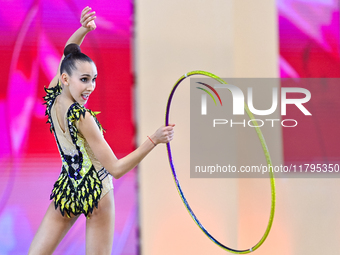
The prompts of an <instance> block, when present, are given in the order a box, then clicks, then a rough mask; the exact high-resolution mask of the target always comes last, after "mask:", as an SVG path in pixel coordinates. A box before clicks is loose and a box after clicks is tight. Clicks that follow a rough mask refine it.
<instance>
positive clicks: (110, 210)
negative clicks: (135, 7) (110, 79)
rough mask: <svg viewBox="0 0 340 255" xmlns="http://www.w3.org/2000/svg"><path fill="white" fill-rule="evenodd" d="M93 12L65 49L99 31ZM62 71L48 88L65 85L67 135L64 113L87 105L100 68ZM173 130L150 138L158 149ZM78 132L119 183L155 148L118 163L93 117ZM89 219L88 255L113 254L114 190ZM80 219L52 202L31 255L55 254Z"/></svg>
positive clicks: (60, 106) (61, 108)
mask: <svg viewBox="0 0 340 255" xmlns="http://www.w3.org/2000/svg"><path fill="white" fill-rule="evenodd" d="M90 11H91V8H89V7H86V8H84V10H83V11H82V14H81V24H82V27H81V28H79V29H78V30H77V31H76V32H75V33H74V34H73V35H72V36H71V37H70V39H69V40H68V41H67V43H66V45H68V44H69V43H77V44H78V45H80V44H81V42H82V41H83V39H84V37H85V35H86V34H87V33H88V32H89V31H91V30H94V29H95V28H96V25H95V23H94V19H95V18H96V17H95V16H94V13H95V12H90ZM63 58H64V57H63ZM63 58H62V59H63ZM59 69H60V65H59ZM59 69H58V72H57V75H56V76H55V77H54V78H53V80H52V81H51V83H50V86H49V87H52V86H55V85H56V84H57V82H58V80H60V81H61V82H62V84H63V90H62V93H61V94H60V95H59V96H58V97H57V98H56V102H55V107H56V112H57V118H58V121H59V124H60V126H61V128H62V129H63V130H64V131H65V127H66V125H65V123H64V120H63V118H64V116H65V113H66V112H67V110H68V109H69V107H70V105H72V104H73V103H74V102H78V103H79V104H81V105H84V104H85V103H86V102H87V100H88V98H87V99H86V98H85V99H84V98H83V97H82V96H84V95H88V96H89V97H90V95H91V93H92V92H93V91H94V89H95V87H96V78H97V68H96V66H95V64H94V63H93V62H76V69H75V70H73V71H72V73H71V74H68V73H62V74H61V75H58V73H59ZM61 120H63V121H61ZM174 126H175V125H174V124H170V125H169V126H166V127H165V126H161V127H160V128H158V129H157V130H156V132H155V133H154V134H152V135H151V136H150V138H151V139H152V141H153V142H154V143H155V144H156V145H157V144H159V143H168V142H170V141H171V140H172V139H173V136H174V130H173V128H174ZM78 129H79V132H80V133H81V134H82V135H83V136H84V138H85V139H86V140H87V142H88V144H89V145H90V147H91V149H92V151H93V153H94V155H95V156H96V158H97V159H98V160H99V161H100V162H101V163H102V165H103V166H104V167H105V168H106V169H107V170H108V171H109V173H110V174H111V175H112V176H113V177H114V178H116V179H118V178H120V177H121V176H123V175H124V174H125V173H127V172H128V171H130V170H131V169H133V168H134V167H135V166H136V165H137V164H138V163H139V162H141V160H142V159H143V158H144V157H145V156H146V155H147V154H148V153H149V152H150V151H151V150H152V149H154V148H155V147H156V145H155V144H154V143H152V142H151V141H150V140H149V139H146V140H145V141H144V143H143V144H142V145H140V146H139V147H138V148H137V149H136V150H134V151H133V152H131V153H130V154H129V155H127V156H125V157H124V158H121V159H117V157H116V156H115V155H114V153H113V151H112V150H111V148H110V146H109V145H108V143H107V142H106V140H105V139H104V137H103V135H102V134H101V132H100V130H99V128H98V126H97V124H96V122H95V120H94V118H93V117H92V115H91V114H90V113H88V112H87V113H86V114H85V118H83V117H81V118H80V120H79V123H78ZM89 216H90V217H89V219H86V254H96V255H101V254H111V250H112V244H113V236H114V224H115V223H114V221H115V205H114V196H113V190H110V191H109V192H108V193H107V194H106V195H105V196H104V197H103V198H102V199H101V200H100V201H99V203H98V209H97V208H95V209H94V211H93V213H92V214H90V215H89ZM78 217H79V216H74V215H71V217H70V218H68V217H67V216H62V215H61V213H60V209H59V208H57V209H55V207H54V204H53V202H51V203H50V205H49V207H48V209H47V212H46V214H45V216H44V218H43V220H42V223H41V225H40V226H39V229H38V231H37V233H36V235H35V237H34V239H33V241H32V243H31V246H30V249H29V253H28V254H30V255H31V254H34V255H35V254H44V255H46V254H52V253H53V251H54V250H55V249H56V247H57V246H58V244H59V243H60V241H61V240H62V239H63V237H64V236H65V235H66V233H67V232H68V230H69V229H70V228H71V227H72V226H73V224H74V223H75V221H76V220H77V218H78Z"/></svg>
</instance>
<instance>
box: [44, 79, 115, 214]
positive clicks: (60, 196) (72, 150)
mask: <svg viewBox="0 0 340 255" xmlns="http://www.w3.org/2000/svg"><path fill="white" fill-rule="evenodd" d="M61 90H62V89H61V86H60V84H58V85H57V86H55V87H53V88H49V89H46V88H45V91H46V96H45V97H44V99H45V104H46V115H47V116H48V121H47V123H50V125H51V127H50V130H51V132H53V133H54V136H55V139H56V142H57V145H58V149H59V152H60V156H61V160H62V168H61V172H60V175H59V178H58V180H57V181H56V182H55V184H54V187H53V190H52V193H51V196H50V199H53V200H54V204H55V208H56V209H57V208H58V206H60V211H61V214H62V215H63V216H64V215H65V213H66V214H67V216H69V217H70V216H71V213H72V214H74V215H79V214H84V215H85V216H87V217H88V215H89V213H92V211H93V209H94V207H97V208H98V202H99V200H100V199H101V198H102V197H103V196H104V195H105V194H106V193H107V192H108V191H109V190H111V189H113V184H112V176H111V175H110V174H109V173H108V171H107V170H106V169H105V168H103V166H102V165H101V163H100V162H99V161H98V160H97V159H96V157H95V156H94V154H93V152H92V150H91V148H90V146H89V145H88V143H87V141H86V139H85V138H84V137H83V136H82V135H81V133H79V131H78V128H77V123H78V121H79V119H80V117H81V116H83V117H85V113H86V111H88V112H89V113H90V114H91V115H92V116H93V118H94V119H95V121H96V123H97V125H98V128H99V129H100V131H101V133H103V129H102V126H101V125H100V123H99V122H98V120H97V118H96V113H94V112H92V111H91V110H89V109H86V108H85V107H84V106H81V105H80V104H79V103H77V102H75V103H73V104H72V105H71V106H70V107H69V109H68V111H67V112H66V114H65V118H64V119H63V121H65V129H66V130H65V132H64V131H63V130H62V129H61V128H60V126H59V123H58V119H57V115H56V109H55V106H54V102H55V99H56V97H57V96H58V95H60V94H61Z"/></svg>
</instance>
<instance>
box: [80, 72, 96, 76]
mask: <svg viewBox="0 0 340 255" xmlns="http://www.w3.org/2000/svg"><path fill="white" fill-rule="evenodd" d="M80 76H86V77H91V75H89V74H87V73H85V74H82V75H80ZM96 76H97V74H95V75H94V77H96Z"/></svg>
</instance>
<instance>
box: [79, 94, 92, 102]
mask: <svg viewBox="0 0 340 255" xmlns="http://www.w3.org/2000/svg"><path fill="white" fill-rule="evenodd" d="M89 96H90V95H84V94H82V95H81V98H82V99H84V100H85V101H86V100H87V99H88V98H89Z"/></svg>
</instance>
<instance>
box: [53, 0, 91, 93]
mask: <svg viewBox="0 0 340 255" xmlns="http://www.w3.org/2000/svg"><path fill="white" fill-rule="evenodd" d="M95 13H96V12H94V11H93V12H91V8H90V7H88V6H87V7H85V8H84V9H83V10H82V12H81V16H80V24H81V27H80V28H78V29H77V30H76V31H75V32H74V33H73V34H72V35H71V37H70V38H69V39H68V40H67V42H66V44H65V47H66V46H67V45H69V44H70V43H76V44H78V45H79V46H80V45H81V43H82V42H83V40H84V38H85V36H86V34H87V33H88V32H90V31H92V30H95V29H96V23H95V22H94V20H95V19H96V18H97V17H96V16H94V15H95ZM65 47H64V48H65ZM64 57H65V56H64V55H63V56H62V58H61V60H60V62H59V66H58V70H57V73H56V75H55V77H54V78H53V79H52V81H51V82H50V85H49V86H48V87H49V88H50V87H54V86H56V85H57V82H58V80H59V76H60V65H61V62H62V61H63V59H64Z"/></svg>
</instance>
